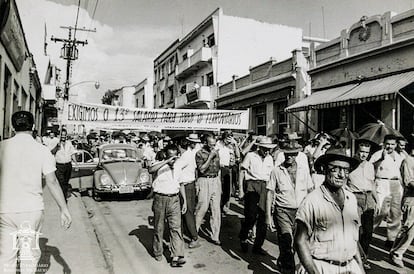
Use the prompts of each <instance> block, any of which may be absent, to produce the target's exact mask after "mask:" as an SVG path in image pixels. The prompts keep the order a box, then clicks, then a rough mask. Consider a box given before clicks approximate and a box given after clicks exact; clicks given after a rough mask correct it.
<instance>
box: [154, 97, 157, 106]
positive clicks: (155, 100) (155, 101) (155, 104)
mask: <svg viewBox="0 0 414 274" xmlns="http://www.w3.org/2000/svg"><path fill="white" fill-rule="evenodd" d="M154 107H155V108H156V107H157V95H154Z"/></svg>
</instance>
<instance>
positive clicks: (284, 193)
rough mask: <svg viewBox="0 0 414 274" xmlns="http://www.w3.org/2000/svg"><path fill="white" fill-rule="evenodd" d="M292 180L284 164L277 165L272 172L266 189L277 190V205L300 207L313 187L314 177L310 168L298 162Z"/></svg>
mask: <svg viewBox="0 0 414 274" xmlns="http://www.w3.org/2000/svg"><path fill="white" fill-rule="evenodd" d="M293 177H294V178H295V182H293V181H292V176H290V174H289V172H288V170H287V169H286V168H285V167H284V166H283V165H279V166H276V167H275V168H274V169H273V170H272V172H271V173H270V180H269V182H268V183H267V184H266V189H268V190H271V191H274V192H275V201H276V205H277V206H280V207H286V208H298V207H299V205H300V203H301V202H302V201H303V199H304V198H305V197H306V195H307V194H308V191H309V190H311V189H312V188H313V182H312V178H311V176H310V173H309V168H308V169H306V168H305V166H303V165H300V164H297V165H296V174H295V176H293Z"/></svg>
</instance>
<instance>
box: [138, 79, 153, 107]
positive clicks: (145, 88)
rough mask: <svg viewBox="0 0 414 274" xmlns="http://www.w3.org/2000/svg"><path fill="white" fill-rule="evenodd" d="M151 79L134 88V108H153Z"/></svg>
mask: <svg viewBox="0 0 414 274" xmlns="http://www.w3.org/2000/svg"><path fill="white" fill-rule="evenodd" d="M152 88H153V82H152V79H151V78H145V79H144V80H143V81H142V82H141V83H139V84H137V85H136V86H135V92H134V98H135V107H136V108H148V109H152V108H154V97H153V96H154V92H153V90H152Z"/></svg>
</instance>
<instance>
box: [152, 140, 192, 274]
mask: <svg viewBox="0 0 414 274" xmlns="http://www.w3.org/2000/svg"><path fill="white" fill-rule="evenodd" d="M165 151H166V159H163V160H159V161H155V162H154V163H153V165H152V166H151V167H150V168H149V170H148V171H149V172H150V173H152V174H153V176H154V181H153V182H152V188H153V191H154V200H153V204H152V210H153V212H154V237H153V244H152V245H153V251H154V256H155V259H156V260H157V261H161V260H162V255H163V252H164V251H163V238H164V223H165V220H166V221H167V224H168V228H169V232H170V233H169V234H170V243H171V256H172V260H171V266H172V267H179V266H181V265H183V264H185V260H184V241H183V235H182V231H181V214H184V213H185V212H186V211H187V200H186V196H185V190H184V185H182V184H181V185H180V183H179V182H178V180H177V178H178V177H179V174H177V173H180V171H177V170H176V168H175V167H174V163H175V161H176V159H177V157H178V156H177V154H178V148H177V147H176V146H174V145H169V146H167V147H166V148H165ZM179 193H180V194H181V195H182V198H183V201H184V202H183V207H182V208H181V206H180V197H179V196H178V194H179Z"/></svg>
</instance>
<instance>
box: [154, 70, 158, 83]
mask: <svg viewBox="0 0 414 274" xmlns="http://www.w3.org/2000/svg"><path fill="white" fill-rule="evenodd" d="M157 80H158V79H157V70H156V69H155V70H154V83H156V82H157Z"/></svg>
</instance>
